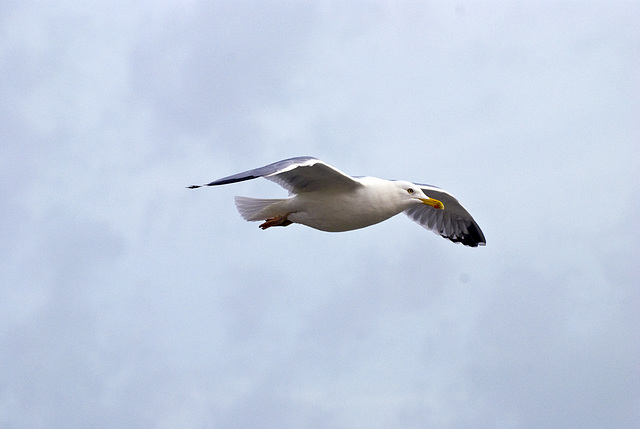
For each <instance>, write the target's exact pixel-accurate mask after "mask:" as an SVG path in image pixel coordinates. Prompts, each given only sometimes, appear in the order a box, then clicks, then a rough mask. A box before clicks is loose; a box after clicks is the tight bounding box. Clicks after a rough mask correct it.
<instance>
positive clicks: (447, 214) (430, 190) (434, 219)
mask: <svg viewBox="0 0 640 429" xmlns="http://www.w3.org/2000/svg"><path fill="white" fill-rule="evenodd" d="M418 186H420V188H422V191H423V192H424V193H425V194H426V195H427V196H428V197H430V198H435V199H437V200H440V201H441V202H442V204H444V210H440V209H436V208H434V207H431V206H428V205H420V206H414V207H411V208H410V209H407V210H405V214H406V215H407V216H409V217H410V218H411V219H412V220H414V221H415V222H417V223H419V224H420V225H422V226H423V227H425V228H427V229H430V230H432V231H433V232H435V233H437V234H440V235H441V236H443V237H445V238H448V239H449V240H451V241H453V242H455V243H462V244H464V245H465V246H471V247H477V246H484V245H485V244H486V240H485V238H484V234H483V233H482V230H481V229H480V227H479V226H478V224H477V223H476V221H475V220H474V219H473V217H472V216H471V214H469V212H468V211H467V210H466V209H465V208H464V207H463V206H462V204H460V202H459V201H458V200H457V199H456V198H455V197H454V196H453V195H451V194H450V193H448V192H447V191H445V190H444V189H440V188H437V187H435V186H431V185H421V184H418Z"/></svg>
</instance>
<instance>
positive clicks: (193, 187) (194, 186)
mask: <svg viewBox="0 0 640 429" xmlns="http://www.w3.org/2000/svg"><path fill="white" fill-rule="evenodd" d="M198 188H202V185H191V186H187V189H198Z"/></svg>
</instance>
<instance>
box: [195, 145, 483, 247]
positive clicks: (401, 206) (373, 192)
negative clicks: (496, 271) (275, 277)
mask: <svg viewBox="0 0 640 429" xmlns="http://www.w3.org/2000/svg"><path fill="white" fill-rule="evenodd" d="M258 177H264V178H265V179H268V180H271V181H273V182H275V183H277V184H278V185H280V186H282V187H283V188H285V189H286V190H288V191H289V194H290V197H289V198H280V199H258V198H248V197H235V203H236V207H237V209H238V212H240V215H241V216H242V217H243V218H244V219H245V220H247V221H264V222H263V223H262V224H261V225H260V228H262V229H267V228H270V227H272V226H288V225H291V224H292V223H300V224H302V225H306V226H309V227H311V228H315V229H319V230H321V231H329V232H341V231H350V230H353V229H359V228H364V227H367V226H370V225H374V224H376V223H379V222H382V221H384V220H387V219H389V218H390V217H392V216H395V215H397V214H399V213H401V212H404V213H405V214H406V215H407V216H409V217H410V218H411V219H412V220H414V221H416V222H417V223H419V224H420V225H422V226H423V227H425V228H427V229H430V230H431V231H433V232H435V233H436V234H440V235H441V236H442V237H445V238H448V239H449V240H451V241H453V242H458V243H462V244H464V245H465V246H471V247H477V246H484V245H485V244H486V241H485V238H484V234H483V233H482V231H481V230H480V227H479V226H478V224H477V223H476V222H475V221H474V220H473V217H471V215H470V214H469V212H468V211H467V210H466V209H465V208H464V207H463V206H462V204H460V203H459V202H458V200H457V199H456V198H455V197H454V196H453V195H451V194H450V193H448V192H447V191H445V190H444V189H440V188H438V187H436V186H431V185H421V184H417V183H411V182H407V181H404V180H384V179H378V178H377V177H352V176H349V175H348V174H345V173H343V172H341V171H340V170H338V169H337V168H335V167H332V166H331V165H329V164H327V163H326V162H323V161H321V160H319V159H317V158H313V157H309V156H304V157H296V158H290V159H285V160H282V161H278V162H274V163H273V164H269V165H265V166H264V167H260V168H256V169H253V170H248V171H245V172H243V173H238V174H234V175H232V176H227V177H223V178H222V179H218V180H215V181H213V182H211V183H207V184H206V185H192V186H189V188H190V189H196V188H201V187H203V186H218V185H226V184H228V183H236V182H242V181H244V180H251V179H255V178H258Z"/></svg>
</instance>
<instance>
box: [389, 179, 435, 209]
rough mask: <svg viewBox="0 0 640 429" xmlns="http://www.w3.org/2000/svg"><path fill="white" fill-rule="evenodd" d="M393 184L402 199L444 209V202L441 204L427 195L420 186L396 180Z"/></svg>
mask: <svg viewBox="0 0 640 429" xmlns="http://www.w3.org/2000/svg"><path fill="white" fill-rule="evenodd" d="M395 184H396V185H397V187H398V190H399V193H400V195H401V198H402V199H403V200H406V201H407V202H412V203H419V204H426V205H428V206H431V207H433V208H436V209H440V210H442V209H444V204H442V202H441V201H440V200H436V199H435V198H430V197H428V196H427V195H426V194H425V193H424V191H423V190H422V188H420V186H418V185H415V184H413V183H411V182H406V181H397V182H395Z"/></svg>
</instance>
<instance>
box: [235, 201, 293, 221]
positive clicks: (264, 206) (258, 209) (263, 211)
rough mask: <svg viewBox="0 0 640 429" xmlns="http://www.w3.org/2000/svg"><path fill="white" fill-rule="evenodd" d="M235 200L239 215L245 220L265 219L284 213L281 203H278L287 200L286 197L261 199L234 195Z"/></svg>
mask: <svg viewBox="0 0 640 429" xmlns="http://www.w3.org/2000/svg"><path fill="white" fill-rule="evenodd" d="M235 201H236V208H237V209H238V212H239V213H240V216H242V218H243V219H244V220H247V221H258V220H265V219H269V218H272V217H277V216H281V215H285V214H286V212H283V209H282V207H281V206H282V204H280V203H282V202H284V201H287V198H280V199H261V198H249V197H235Z"/></svg>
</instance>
